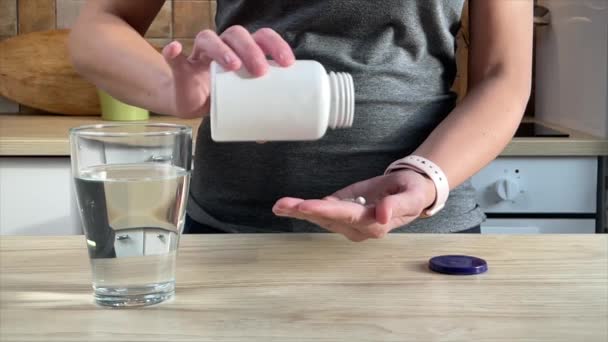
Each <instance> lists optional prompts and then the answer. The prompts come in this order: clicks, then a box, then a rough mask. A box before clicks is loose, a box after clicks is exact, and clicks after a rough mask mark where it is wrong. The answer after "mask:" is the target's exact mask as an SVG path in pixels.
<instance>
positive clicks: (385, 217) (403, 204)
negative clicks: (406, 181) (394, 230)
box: [376, 191, 424, 224]
mask: <svg viewBox="0 0 608 342" xmlns="http://www.w3.org/2000/svg"><path fill="white" fill-rule="evenodd" d="M420 203H421V201H419V200H417V199H416V197H415V196H414V195H413V193H412V192H408V191H403V192H400V193H398V194H395V195H390V196H386V197H384V198H383V199H381V200H380V201H379V202H378V205H376V221H378V223H380V224H387V223H389V222H390V221H391V220H392V219H395V218H399V217H404V216H418V215H419V214H420V212H421V211H422V209H424V208H419V207H420V206H421V205H420Z"/></svg>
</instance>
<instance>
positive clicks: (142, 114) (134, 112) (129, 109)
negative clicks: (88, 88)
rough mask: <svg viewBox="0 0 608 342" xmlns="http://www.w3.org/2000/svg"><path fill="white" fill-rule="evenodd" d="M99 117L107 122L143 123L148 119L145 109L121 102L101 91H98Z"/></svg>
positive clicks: (148, 113) (148, 115)
mask: <svg viewBox="0 0 608 342" xmlns="http://www.w3.org/2000/svg"><path fill="white" fill-rule="evenodd" d="M97 92H98V93H99V102H100V104H101V117H102V119H104V120H109V121H145V120H148V119H149V118H150V112H149V111H148V110H146V109H143V108H139V107H135V106H131V105H128V104H126V103H124V102H121V101H119V100H117V99H115V98H114V97H112V96H111V95H110V94H108V93H106V92H105V91H103V90H100V89H98V90H97Z"/></svg>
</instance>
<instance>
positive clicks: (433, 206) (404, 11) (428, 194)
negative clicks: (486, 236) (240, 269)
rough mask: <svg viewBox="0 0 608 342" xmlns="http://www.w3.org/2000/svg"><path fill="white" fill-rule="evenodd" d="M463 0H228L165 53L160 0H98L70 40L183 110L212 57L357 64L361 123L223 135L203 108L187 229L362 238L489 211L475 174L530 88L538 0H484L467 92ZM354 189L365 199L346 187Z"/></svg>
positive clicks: (449, 225)
mask: <svg viewBox="0 0 608 342" xmlns="http://www.w3.org/2000/svg"><path fill="white" fill-rule="evenodd" d="M463 1H464V0H424V1H422V0H420V1H415V0H386V1H382V2H378V1H374V0H354V1H343V0H292V1H286V0H283V1H281V0H263V1H260V0H218V1H217V16H216V24H217V25H216V26H217V28H218V29H217V32H218V33H217V34H216V32H213V31H209V30H205V31H202V32H201V33H199V34H198V35H197V37H196V40H195V42H194V47H193V51H192V53H191V55H189V56H186V55H184V54H183V53H182V47H181V45H180V44H179V43H178V42H173V43H171V44H169V45H167V46H166V47H164V49H163V51H162V54H160V53H158V52H156V51H155V50H154V49H153V48H151V47H150V46H149V45H148V44H147V43H146V42H145V40H144V39H143V38H142V36H143V35H144V33H145V32H146V30H147V29H148V27H149V25H150V23H151V22H152V20H153V19H154V17H155V15H156V14H157V13H158V11H159V9H160V8H161V6H162V5H163V3H164V1H163V0H131V1H121V0H95V1H89V2H88V3H87V4H86V6H85V8H84V10H83V12H82V14H81V16H80V18H79V20H78V22H77V24H76V25H75V27H74V28H73V31H72V34H71V38H70V48H71V49H70V50H71V55H72V58H73V61H74V64H75V66H76V67H77V69H78V70H79V71H80V72H81V73H82V74H83V75H85V76H86V77H87V78H88V79H90V80H91V81H92V82H94V83H95V84H97V85H98V86H100V87H102V88H104V89H106V90H107V91H108V92H109V93H111V94H113V95H114V96H116V97H117V98H119V99H121V100H123V101H126V102H129V103H132V104H134V105H138V106H142V107H146V108H149V109H150V110H152V111H154V112H158V113H166V114H171V115H176V116H179V117H183V118H194V117H203V118H204V117H205V116H206V115H207V114H208V110H209V97H208V95H209V63H210V62H211V61H212V60H214V61H217V62H218V63H220V64H221V65H222V66H224V67H225V68H227V69H229V70H237V69H239V68H241V67H244V68H247V69H248V71H249V72H250V73H252V74H253V75H255V76H262V75H264V73H265V72H266V70H267V68H268V62H267V59H266V56H269V57H271V58H272V59H274V60H275V61H277V63H278V64H279V65H281V66H283V67H289V66H290V65H291V64H292V63H294V61H295V59H296V58H297V59H314V60H317V61H319V62H321V63H322V64H323V65H324V66H325V67H326V68H327V69H329V70H333V71H344V72H349V73H351V74H352V75H353V77H354V79H355V87H356V114H355V122H354V126H353V128H352V129H347V130H339V131H330V132H328V134H327V135H326V136H325V137H324V138H323V139H322V140H320V141H316V142H281V143H267V144H248V143H230V144H221V143H215V142H213V141H212V140H211V139H210V129H209V120H204V119H203V120H204V122H203V124H202V125H201V128H200V132H199V135H198V139H197V147H196V151H197V153H196V156H195V170H194V173H193V178H192V182H191V194H190V200H189V205H188V215H189V216H190V220H189V223H188V227H187V228H186V229H187V230H189V231H190V232H195V233H196V232H199V233H203V232H207V233H208V232H310V231H312V232H315V231H332V232H335V233H340V234H343V235H344V236H346V237H347V238H349V239H350V240H352V241H363V240H366V239H369V238H380V237H382V236H384V235H385V234H387V233H388V232H391V231H394V232H462V231H470V230H471V229H473V230H474V231H475V230H476V229H477V230H478V228H476V227H478V226H479V224H480V223H481V222H482V221H483V213H482V212H481V211H480V209H479V208H478V207H477V206H476V202H475V198H474V190H473V188H472V187H471V184H470V182H469V181H468V179H469V178H470V177H471V176H472V175H473V174H475V173H476V172H477V171H479V170H480V169H481V168H482V167H483V166H485V165H486V164H487V163H489V162H490V161H491V160H493V159H494V158H495V157H496V156H497V155H498V154H499V153H500V151H502V149H503V148H504V147H505V146H506V144H507V143H508V142H509V140H510V139H511V138H512V136H513V134H514V132H515V130H516V128H517V126H518V123H519V121H520V120H521V117H522V115H523V112H524V108H525V106H526V103H527V101H528V97H529V92H530V83H531V64H532V25H533V17H532V15H533V14H532V12H533V1H532V0H518V1H506V0H504V1H487V0H471V2H470V17H471V18H470V21H471V25H470V26H471V33H470V42H471V44H470V45H471V49H470V70H469V84H470V87H469V91H468V94H467V96H466V97H465V98H464V99H463V101H461V102H460V103H459V104H458V105H456V102H455V99H456V96H455V94H454V93H452V92H451V91H450V87H451V85H452V82H453V81H454V77H455V71H456V70H455V35H456V33H457V30H458V28H459V24H460V14H461V12H462V6H463ZM408 156H414V157H413V158H409V159H405V160H403V159H402V162H401V163H398V164H399V165H398V167H396V168H395V169H392V170H390V172H386V174H385V171H386V169H387V167H388V166H389V165H391V164H392V163H393V162H395V161H396V160H400V159H401V158H404V157H408ZM429 165H431V166H433V168H430V167H429ZM448 194H449V197H448ZM292 196H293V197H292ZM357 197H363V198H365V199H366V200H367V204H366V205H361V204H360V203H354V202H353V201H351V200H348V199H352V198H357ZM446 197H447V201H446Z"/></svg>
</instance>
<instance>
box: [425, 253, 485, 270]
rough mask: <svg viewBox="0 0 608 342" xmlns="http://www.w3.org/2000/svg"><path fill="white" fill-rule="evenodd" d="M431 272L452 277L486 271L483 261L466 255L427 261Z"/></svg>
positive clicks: (437, 257)
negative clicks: (451, 275)
mask: <svg viewBox="0 0 608 342" xmlns="http://www.w3.org/2000/svg"><path fill="white" fill-rule="evenodd" d="M429 268H430V269H431V270H432V271H435V272H438V273H444V274H453V275H471V274H480V273H484V272H486V271H487V270H488V264H487V263H486V261H485V260H483V259H480V258H477V257H472V256H468V255H441V256H436V257H434V258H432V259H431V260H429Z"/></svg>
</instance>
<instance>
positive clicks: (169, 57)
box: [162, 41, 186, 68]
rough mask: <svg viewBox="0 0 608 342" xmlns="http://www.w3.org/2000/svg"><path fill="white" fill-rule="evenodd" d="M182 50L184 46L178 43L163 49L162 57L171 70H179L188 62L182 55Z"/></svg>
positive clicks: (175, 42)
mask: <svg viewBox="0 0 608 342" xmlns="http://www.w3.org/2000/svg"><path fill="white" fill-rule="evenodd" d="M182 50H183V47H182V44H180V43H179V42H177V41H174V42H171V43H169V44H167V46H165V47H164V48H163V50H162V55H163V57H164V58H165V61H167V63H168V64H169V66H171V68H178V67H180V66H182V65H183V63H184V62H185V61H186V56H184V55H183V54H182Z"/></svg>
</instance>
